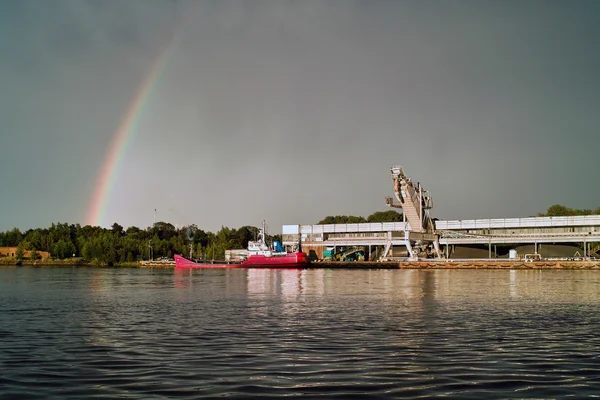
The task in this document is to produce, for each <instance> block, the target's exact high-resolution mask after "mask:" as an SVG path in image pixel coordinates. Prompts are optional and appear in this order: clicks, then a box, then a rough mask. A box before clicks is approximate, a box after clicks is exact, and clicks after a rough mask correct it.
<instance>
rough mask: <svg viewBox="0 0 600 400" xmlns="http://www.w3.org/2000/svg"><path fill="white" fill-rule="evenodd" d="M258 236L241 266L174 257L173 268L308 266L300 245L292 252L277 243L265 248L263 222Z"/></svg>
mask: <svg viewBox="0 0 600 400" xmlns="http://www.w3.org/2000/svg"><path fill="white" fill-rule="evenodd" d="M259 235H260V238H259V240H257V241H250V242H248V256H247V258H246V260H244V261H242V262H241V264H240V263H225V262H216V263H207V262H203V263H198V262H195V261H192V260H190V259H187V258H185V257H182V256H180V255H175V268H240V267H246V268H304V267H306V266H308V264H309V260H308V256H307V255H306V253H304V252H302V251H300V243H299V244H298V251H292V252H287V251H284V249H283V248H282V247H281V244H280V243H278V242H275V246H273V248H271V247H269V246H267V244H266V241H265V236H266V234H265V221H263V226H262V228H260V230H259ZM190 258H191V248H190Z"/></svg>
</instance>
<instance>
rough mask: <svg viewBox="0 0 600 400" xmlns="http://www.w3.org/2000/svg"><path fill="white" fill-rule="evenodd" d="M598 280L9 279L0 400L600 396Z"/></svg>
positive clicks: (329, 275)
mask: <svg viewBox="0 0 600 400" xmlns="http://www.w3.org/2000/svg"><path fill="white" fill-rule="evenodd" d="M599 290H600V273H599V272H597V271H550V270H516V271H506V270H429V271H419V270H328V269H309V270H294V269H289V270H285V269H281V270H268V269H219V270H214V269H206V270H176V271H173V270H166V269H110V268H81V267H79V268H14V267H4V268H0V317H1V321H2V325H1V326H0V368H1V369H0V370H1V371H2V372H0V398H7V399H8V398H10V399H12V398H19V397H20V398H28V399H29V398H41V399H50V398H56V399H79V398H88V397H95V398H107V399H108V398H121V397H125V398H139V399H147V398H172V397H176V398H193V399H197V398H217V397H237V398H257V397H268V396H278V397H279V396H287V395H290V396H291V395H294V396H302V397H305V398H311V397H319V398H322V397H325V398H342V399H345V398H352V397H354V398H361V399H362V398H430V397H435V396H445V397H454V398H473V399H475V398H476V399H480V398H557V397H565V396H568V395H573V396H575V397H587V396H591V395H594V394H597V393H598V392H600V382H599V380H600V374H599V372H600V371H599V369H600V367H599V365H600V363H599V361H600V360H599V359H598V358H599V356H598V354H599V353H598V348H599V345H600V343H599V342H600V340H599V339H598V335H597V334H596V330H597V326H598V322H599V317H600V312H599V311H598V305H599V303H600V296H599V294H600V293H599Z"/></svg>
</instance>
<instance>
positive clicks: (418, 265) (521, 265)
mask: <svg viewBox="0 0 600 400" xmlns="http://www.w3.org/2000/svg"><path fill="white" fill-rule="evenodd" d="M0 265H3V266H17V267H21V266H22V267H92V268H98V267H100V268H122V267H124V268H169V269H175V264H174V263H172V262H169V263H167V262H148V261H145V262H126V263H116V264H114V265H107V264H97V263H92V262H84V261H81V260H76V261H69V260H38V261H30V260H24V261H21V262H20V263H19V262H17V261H14V260H10V261H9V260H0ZM254 268H256V267H254ZM258 268H260V267H258ZM265 268H268V267H265ZM331 268H336V269H337V268H339V269H413V270H425V269H507V270H511V269H522V270H535V269H558V270H572V269H579V270H595V269H598V270H600V260H595V261H556V260H548V261H534V262H525V261H523V260H514V261H508V260H503V261H497V260H478V259H473V260H464V259H462V260H457V261H454V260H439V261H432V260H423V261H383V262H379V261H362V262H357V261H354V262H345V261H320V262H313V263H310V264H309V265H308V266H307V267H305V268H298V269H331Z"/></svg>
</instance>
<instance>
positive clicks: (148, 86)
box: [85, 34, 177, 226]
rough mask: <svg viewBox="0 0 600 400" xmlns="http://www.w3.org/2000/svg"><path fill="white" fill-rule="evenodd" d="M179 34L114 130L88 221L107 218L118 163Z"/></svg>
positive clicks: (95, 189)
mask: <svg viewBox="0 0 600 400" xmlns="http://www.w3.org/2000/svg"><path fill="white" fill-rule="evenodd" d="M176 36H177V35H175V34H174V35H173V37H172V38H171V40H169V42H168V43H167V44H166V45H165V47H164V49H163V50H162V51H161V52H160V54H159V55H158V57H157V59H156V61H155V62H154V64H153V66H152V69H151V70H150V72H149V73H148V74H147V75H146V76H145V77H144V80H143V81H142V84H141V85H140V86H139V88H138V90H137V92H136V94H135V96H134V97H133V101H131V102H130V103H129V105H128V107H127V109H126V111H125V113H124V114H123V117H122V118H121V123H120V124H119V126H118V128H117V130H116V131H115V133H114V134H113V139H112V142H111V144H110V146H109V149H108V152H107V154H106V159H105V161H104V163H103V164H102V167H101V168H100V174H99V175H98V180H97V182H96V185H95V186H94V191H93V195H92V196H93V197H92V199H91V201H90V206H89V209H88V212H87V215H86V218H85V221H86V222H85V223H86V224H87V225H92V226H96V225H98V226H101V225H102V224H103V223H104V222H105V216H106V210H107V208H108V205H109V203H110V201H109V200H110V197H111V194H112V190H113V188H114V186H115V183H116V181H117V178H118V176H119V173H118V171H119V167H120V166H121V164H122V161H123V158H124V155H125V154H126V152H127V149H128V148H129V147H130V144H131V143H132V141H133V137H134V136H135V132H136V131H137V125H138V122H139V121H140V117H141V115H142V114H143V110H144V107H145V105H146V104H147V103H148V99H149V98H150V97H151V95H152V90H153V89H154V88H155V87H156V84H157V82H158V81H159V78H160V76H161V74H162V73H163V71H164V70H165V68H166V66H167V64H168V60H169V55H170V53H171V52H172V51H171V49H172V48H173V47H174V46H173V43H175V38H176Z"/></svg>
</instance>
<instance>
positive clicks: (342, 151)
mask: <svg viewBox="0 0 600 400" xmlns="http://www.w3.org/2000/svg"><path fill="white" fill-rule="evenodd" d="M598 15H600V2H598V1H550V0H548V1H533V0H526V1H521V0H519V1H511V0H507V1H485V0H463V1H450V0H435V1H428V0H420V1H403V0H390V1H386V0H364V1H353V0H340V1H336V0H320V1H312V0H303V1H294V0H289V1H288V0H271V1H261V0H247V1H243V0H240V1H229V0H218V1H202V0H197V1H195V0H190V1H185V0H168V1H167V0H164V1H163V0H160V1H159V0H127V1H122V0H102V1H99V0H46V1H39V0H5V1H2V2H1V4H0V52H1V54H2V56H1V57H0V143H2V146H1V149H2V150H1V153H0V205H1V207H0V230H1V231H5V230H9V229H12V228H13V227H17V228H19V229H22V230H25V229H30V228H37V227H42V228H44V227H48V226H50V224H52V223H58V222H67V223H79V224H82V225H85V224H92V225H100V226H104V227H110V226H111V225H112V224H113V223H115V222H117V223H119V224H120V225H122V226H124V227H128V226H138V227H142V228H143V227H147V226H151V225H152V223H153V221H154V219H155V218H156V220H157V221H165V222H170V223H172V224H174V225H176V226H182V225H189V224H196V225H198V226H199V227H200V228H202V229H205V230H208V231H212V232H216V231H217V230H219V229H220V228H221V226H227V227H230V228H238V227H241V226H244V225H251V226H259V225H260V224H261V221H262V220H263V219H264V220H266V221H267V224H268V225H269V227H270V229H269V230H270V232H271V233H279V232H280V231H281V225H283V224H313V223H317V222H318V221H319V220H321V219H323V218H324V217H326V216H328V215H362V216H364V217H367V216H368V215H370V214H372V213H373V212H376V211H386V210H387V208H386V205H385V201H384V198H385V197H387V196H393V185H392V180H391V177H390V167H391V166H393V165H401V166H402V167H403V169H404V171H405V173H406V174H407V175H408V176H409V177H410V178H411V179H413V181H418V182H421V184H422V185H423V187H424V189H426V190H428V191H429V192H430V194H431V196H432V197H433V201H434V208H433V210H431V214H432V216H433V217H437V218H439V219H443V220H447V219H471V218H505V217H506V218H514V217H527V216H533V215H536V214H537V213H539V212H544V211H545V210H546V209H547V208H548V207H549V206H551V205H553V204H563V205H566V206H568V207H571V208H591V209H595V208H597V207H600V185H599V184H598V170H599V169H600V168H599V167H600V157H599V155H598V143H599V141H600V132H599V127H600V51H598V49H600V24H599V23H598Z"/></svg>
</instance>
